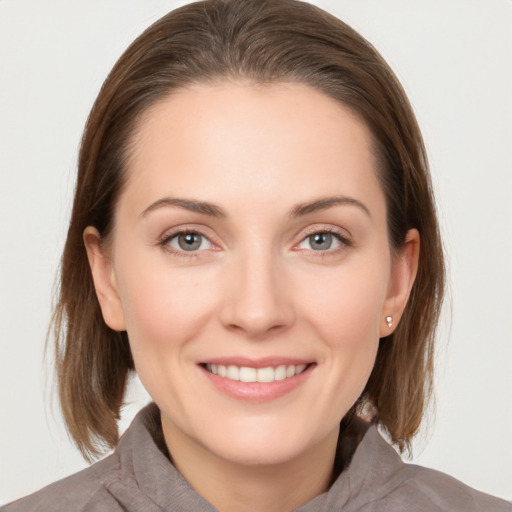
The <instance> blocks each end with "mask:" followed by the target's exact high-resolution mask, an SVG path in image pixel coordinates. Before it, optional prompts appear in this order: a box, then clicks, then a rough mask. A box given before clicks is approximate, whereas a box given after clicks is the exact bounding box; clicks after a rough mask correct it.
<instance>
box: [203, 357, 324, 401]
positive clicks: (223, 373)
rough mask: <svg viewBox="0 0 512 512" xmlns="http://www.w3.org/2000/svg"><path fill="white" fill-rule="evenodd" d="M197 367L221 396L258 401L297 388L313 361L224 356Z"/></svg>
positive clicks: (272, 397) (307, 374) (271, 398)
mask: <svg viewBox="0 0 512 512" xmlns="http://www.w3.org/2000/svg"><path fill="white" fill-rule="evenodd" d="M199 367H200V368H201V369H202V371H203V375H205V376H206V377H207V379H208V381H209V382H210V383H211V384H212V385H213V386H214V388H216V389H217V390H218V391H220V392H222V393H223V394H224V395H227V396H229V397H231V398H235V399H237V400H242V401H248V402H253V403H262V402H267V401H271V400H274V399H277V398H280V397H282V396H284V395H286V394H288V393H290V392H292V391H294V390H296V389H297V388H300V387H301V386H302V384H303V383H305V382H306V381H307V380H308V378H309V376H310V375H311V374H312V373H313V369H314V368H315V367H316V364H315V363H314V362H307V361H304V360H292V359H282V358H279V359H274V358H272V359H271V358H266V359H260V360H248V359H240V358H227V359H217V360H210V361H208V362H203V363H201V364H200V365H199Z"/></svg>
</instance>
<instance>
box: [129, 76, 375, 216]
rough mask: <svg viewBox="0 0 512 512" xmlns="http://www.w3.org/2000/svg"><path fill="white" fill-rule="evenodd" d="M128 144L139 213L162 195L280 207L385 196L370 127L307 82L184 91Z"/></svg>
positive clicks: (159, 107)
mask: <svg viewBox="0 0 512 512" xmlns="http://www.w3.org/2000/svg"><path fill="white" fill-rule="evenodd" d="M131 147H132V152H131V155H130V158H129V165H128V182H127V187H125V193H126V192H130V189H131V191H132V192H137V193H138V194H135V195H138V197H134V200H140V201H141V204H140V205H138V207H139V208H143V207H144V205H143V204H142V202H148V201H152V200H157V199H158V196H161V195H162V194H165V193H168V194H170V195H173V196H176V195H184V196H186V197H190V196H191V195H192V196H194V195H197V194H199V195H201V199H203V200H211V201H213V202H216V201H217V200H219V199H220V200H223V199H224V200H226V201H231V200H234V199H236V198H240V197H242V196H244V201H249V200H254V201H257V202H258V204H261V203H265V202H267V201H276V200H277V201H279V202H281V203H283V204H284V203H286V201H287V200H288V199H289V200H290V201H299V202H300V201H306V200H308V199H309V197H310V196H315V195H317V196H319V195H325V194H326V193H330V194H331V195H333V194H347V193H351V194H359V195H361V194H363V195H364V192H365V190H366V192H368V191H372V192H375V191H376V190H378V191H380V187H379V184H378V180H377V179H376V174H375V173H376V164H375V158H374V155H373V152H372V140H371V135H370V133H369V130H368V128H367V127H366V125H365V124H364V123H363V122H362V121H361V120H360V119H359V118H358V117H357V116H356V115H354V114H353V113H352V112H351V111H349V110H348V109H347V108H346V107H344V106H343V105H342V104H340V103H339V102H337V101H335V100H333V99H332V98H330V97H328V96H326V95H325V94H323V93H321V92H319V91H317V90H315V89H313V88H310V87H308V86H305V85H301V84H288V83H286V84H272V85H254V84H249V83H233V82H224V83H219V84H216V85H196V86H193V87H190V88H187V89H183V90H179V91H178V92H175V93H173V94H171V95H169V96H167V97H166V98H165V99H163V100H161V101H159V102H157V103H156V104H155V105H154V106H152V107H151V109H149V110H148V111H147V112H146V113H145V115H144V116H143V117H142V119H141V120H140V122H139V126H138V129H137V130H136V133H135V136H134V139H133V141H132V145H131ZM123 195H124V194H123ZM143 196H144V197H143Z"/></svg>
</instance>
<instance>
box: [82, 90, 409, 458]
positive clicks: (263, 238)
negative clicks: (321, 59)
mask: <svg viewBox="0 0 512 512" xmlns="http://www.w3.org/2000/svg"><path fill="white" fill-rule="evenodd" d="M134 140H135V144H134V147H133V151H132V153H131V160H130V162H129V165H128V179H127V182H126V186H125V188H124V189H123V192H122V194H121V196H120V199H119V203H118V205H117V209H116V213H115V228H114V231H113V237H112V242H111V244H110V246H109V247H108V248H107V249H106V250H104V252H101V250H100V249H99V245H98V243H97V236H96V232H95V231H94V230H93V229H88V230H86V233H85V240H86V244H87V247H88V251H89V257H90V261H91V265H92V269H93V274H94V277H95V284H96V288H97V291H98V296H99V299H100V303H101V306H102V310H103V314H104V317H105V320H106V322H107V323H108V324H109V325H110V326H111V327H112V328H114V329H118V330H124V329H126V331H127V332H128V337H129V340H130V346H131V350H132V353H133V358H134V361H135V366H136V370H137V373H138V375H139V377H140V379H141V381H142V383H143V384H144V386H145V387H146V389H147V391H148V392H149V394H150V395H151V397H152V398H153V399H154V400H155V402H156V403H157V404H158V406H159V407H160V409H161V412H162V423H163V427H164V433H165V435H166V440H167V442H168V444H170V446H171V452H172V451H173V450H172V445H173V443H175V444H177V443H178V442H179V443H186V444H187V443H188V445H189V446H191V447H195V448H197V449H198V450H202V451H203V452H204V453H208V454H211V455H214V456H216V457H220V458H221V459H224V460H228V461H234V462H238V463H244V464H268V463H279V462H285V461H288V460H292V459H294V458H295V457H297V456H299V455H301V454H302V453H305V452H306V451H308V450H314V449H315V447H317V446H320V445H321V444H322V443H325V442H326V441H327V440H329V442H332V440H335V439H336V436H337V433H338V427H339V422H340V420H341V418H342V417H343V416H344V415H345V413H346V412H347V411H348V410H349V409H350V407H351V406H352V405H353V404H354V402H355V401H356V399H357V398H358V396H359V395H360V394H361V392H362V390H363V388H364V386H365V384H366V382H367V380H368V377H369V375H370V372H371V371H372V368H373V365H374V361H375V356H376V353H377V348H378V345H379V338H380V337H382V336H386V335H388V334H390V332H391V328H390V327H388V325H387V323H386V320H385V317H386V316H388V315H391V316H393V317H394V322H395V325H396V322H397V320H398V318H399V317H400V314H401V312H402V310H403V307H404V305H405V301H406V298H407V294H408V291H409V289H410V286H411V285H412V280H413V275H414V262H413V260H414V254H416V253H417V245H418V244H417V239H416V241H414V240H415V239H414V234H412V235H411V236H410V237H409V238H410V239H411V240H412V242H410V243H409V244H408V245H409V246H411V247H412V249H408V250H405V251H404V252H403V254H402V256H398V257H396V258H394V259H393V258H392V257H391V254H390V248H389V242H388V236H387V227H386V203H385V197H384V195H383V192H382V190H381V187H380V185H379V181H378V179H377V177H376V171H375V169H376V163H375V160H374V155H373V154H372V151H371V142H370V135H369V132H368V130H367V128H366V126H365V125H364V124H363V123H362V122H361V121H359V120H358V119H357V118H356V117H355V116H353V115H352V114H351V113H350V112H349V111H348V110H347V109H345V108H344V107H343V106H341V105H340V104H338V103H337V102H335V101H334V100H332V99H330V98H328V97H327V96H325V95H323V94H321V93H319V92H317V91H315V90H313V89H311V88H308V87H306V86H303V85H298V84H278V85H271V86H255V85H250V84H244V83H230V82H226V83H222V84H219V85H215V86H206V85H205V86H195V87H192V88H189V89H186V90H183V91H180V92H177V93H175V94H173V95H172V96H169V97H168V98H166V99H165V100H163V101H161V102H160V103H158V104H157V105H155V106H154V108H152V109H151V111H150V112H148V113H146V115H145V117H144V118H143V119H142V121H141V123H140V127H139V130H138V133H137V135H136V137H135V139H134ZM411 262H412V263H411ZM384 343H385V341H384Z"/></svg>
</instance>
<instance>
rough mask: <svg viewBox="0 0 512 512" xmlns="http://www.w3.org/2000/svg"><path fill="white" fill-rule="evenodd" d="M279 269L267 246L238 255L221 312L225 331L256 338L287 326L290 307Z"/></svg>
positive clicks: (253, 246) (292, 316)
mask: <svg viewBox="0 0 512 512" xmlns="http://www.w3.org/2000/svg"><path fill="white" fill-rule="evenodd" d="M281 267H282V266H281V265H280V261H279V257H278V256H277V255H276V254H275V253H274V252H273V251H272V248H271V247H270V244H265V243H261V242H260V243H258V242H256V243H251V244H250V246H248V247H246V248H245V249H243V250H241V251H239V252H238V253H237V255H236V256H235V261H234V262H233V266H232V268H231V270H232V273H231V276H230V279H231V286H230V294H229V295H230V296H229V297H228V300H227V302H226V303H225V305H224V311H223V322H224V324H225V325H226V326H227V327H229V328H231V329H233V328H234V329H238V330H242V331H244V332H245V333H246V334H247V335H249V336H253V337H259V336H264V335H266V334H268V333H269V332H271V331H272V332H275V331H276V330H282V329H284V328H286V327H287V326H289V325H290V323H291V322H292V321H293V318H294V314H293V307H292V304H291V302H290V301H289V299H288V297H287V293H286V289H285V288H286V286H285V282H284V281H285V278H284V275H283V272H282V268H281Z"/></svg>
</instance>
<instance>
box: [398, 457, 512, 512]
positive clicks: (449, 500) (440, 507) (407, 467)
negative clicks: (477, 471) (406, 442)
mask: <svg viewBox="0 0 512 512" xmlns="http://www.w3.org/2000/svg"><path fill="white" fill-rule="evenodd" d="M397 476H399V478H400V480H401V484H400V485H399V486H398V487H397V488H396V490H395V491H393V492H391V493H390V494H389V500H390V502H392V501H394V497H395V494H396V497H397V498H400V496H401V497H402V500H403V499H405V500H406V501H408V500H411V502H414V503H415V507H416V508H411V509H409V510H418V511H419V510H432V511H443V512H444V511H453V510H461V511H464V512H487V511H491V510H492V511H494V512H512V505H511V504H510V503H507V502H506V501H504V500H501V499H499V498H496V497H494V496H490V495H489V494H485V493H483V492H480V491H477V490H476V489H473V488H472V487H469V486H468V485H466V484H464V483H463V482H461V481H460V480H457V479H456V478H453V477H451V476H449V475H447V474H445V473H442V472H440V471H436V470H434V469H429V468H424V467H421V466H416V465H413V464H403V467H402V471H400V473H399V475H397ZM420 504H422V505H421V506H420ZM390 510H391V509H390Z"/></svg>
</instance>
